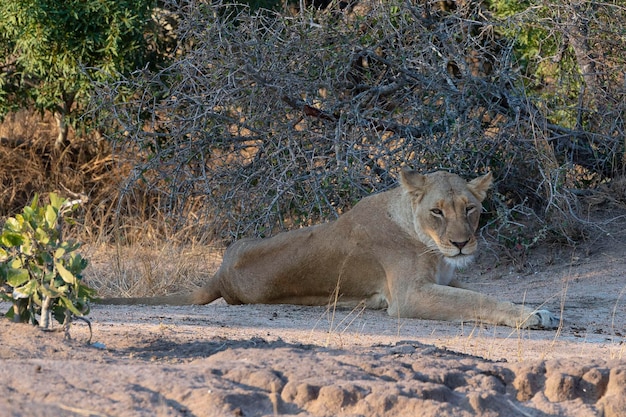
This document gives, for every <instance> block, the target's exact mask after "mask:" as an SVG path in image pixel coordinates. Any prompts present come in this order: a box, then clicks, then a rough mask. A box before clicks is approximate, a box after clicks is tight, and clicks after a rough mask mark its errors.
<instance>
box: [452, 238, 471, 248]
mask: <svg viewBox="0 0 626 417" xmlns="http://www.w3.org/2000/svg"><path fill="white" fill-rule="evenodd" d="M468 242H469V240H465V241H463V242H451V243H452V244H453V245H454V246H456V247H457V248H459V250H461V249H463V248H464V247H465V245H467V243H468Z"/></svg>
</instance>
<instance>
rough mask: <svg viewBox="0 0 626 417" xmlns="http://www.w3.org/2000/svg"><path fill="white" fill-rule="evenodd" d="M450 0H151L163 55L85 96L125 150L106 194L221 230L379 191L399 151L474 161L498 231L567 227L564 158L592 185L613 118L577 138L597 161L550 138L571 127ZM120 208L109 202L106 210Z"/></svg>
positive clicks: (426, 160)
mask: <svg viewBox="0 0 626 417" xmlns="http://www.w3.org/2000/svg"><path fill="white" fill-rule="evenodd" d="M456 4H457V8H456V10H454V11H442V10H437V9H434V8H432V7H431V2H408V1H389V2H371V3H369V2H357V3H353V4H352V6H351V8H350V9H349V10H343V11H338V10H331V11H328V10H327V11H325V12H320V11H312V10H302V11H300V12H299V13H298V14H295V15H281V14H279V13H274V12H269V11H263V10H261V11H254V12H253V11H250V10H249V9H248V8H246V7H243V6H235V5H232V4H226V3H219V2H212V3H206V2H199V1H182V2H172V3H167V2H166V4H165V8H166V9H167V10H169V11H170V13H172V15H173V16H175V17H176V21H177V25H176V26H175V28H174V29H173V30H174V32H173V33H172V34H171V36H173V37H175V38H176V41H177V43H178V49H177V50H176V53H175V54H173V56H172V61H171V64H170V65H169V66H168V67H166V68H163V69H162V70H160V71H157V72H154V71H148V70H143V71H139V72H136V73H135V74H134V75H133V76H132V77H128V78H123V79H121V80H117V81H112V82H109V83H103V84H100V85H99V86H98V89H97V93H96V94H95V100H94V107H93V108H94V112H96V111H97V112H98V113H99V114H100V117H103V122H104V125H106V126H110V127H111V129H110V130H109V131H108V132H107V135H108V137H109V138H110V139H112V141H113V143H114V144H115V147H116V150H117V151H118V152H119V155H128V154H132V155H133V158H139V163H136V164H135V165H134V166H135V168H134V170H133V171H132V172H131V174H130V175H129V177H128V179H127V182H126V184H125V186H124V190H123V191H124V192H125V193H126V195H127V196H131V195H132V193H133V190H135V189H136V188H137V187H147V188H148V189H150V190H152V192H154V193H155V194H156V195H158V200H157V202H156V204H157V205H158V207H159V208H158V211H159V212H162V213H168V216H167V217H168V218H169V219H171V220H172V221H173V222H176V224H180V225H181V227H182V225H186V226H189V225H190V224H192V225H194V226H197V229H195V230H197V231H201V232H202V233H208V234H209V235H216V236H218V237H221V238H224V239H226V240H230V239H235V238H239V237H242V236H252V235H254V236H264V235H268V234H270V233H272V232H275V231H276V230H277V229H278V230H279V229H284V228H293V227H297V226H299V225H308V224H311V223H315V222H318V221H321V220H324V219H332V218H333V217H335V216H338V215H339V214H341V213H342V212H343V211H345V210H347V209H348V208H350V207H351V206H352V205H353V204H354V203H355V202H356V201H358V200H359V199H361V198H362V197H363V196H365V195H367V194H370V193H372V192H377V191H382V190H385V189H387V188H389V187H392V186H393V185H394V183H395V179H396V177H397V172H398V170H399V169H400V168H401V167H402V166H404V165H407V166H411V167H414V168H417V169H419V170H420V171H432V170H437V169H445V170H450V171H454V172H456V173H458V174H460V175H462V176H465V177H467V178H472V177H474V176H477V175H479V174H481V173H484V172H486V171H487V170H491V171H493V172H494V174H495V177H496V178H497V184H496V193H495V196H494V198H492V199H491V200H492V201H494V202H492V203H490V206H489V207H488V210H489V211H490V212H491V219H492V221H493V222H495V223H497V228H498V230H502V229H503V227H504V226H503V225H506V224H510V223H508V222H510V221H511V220H512V219H513V217H515V216H518V215H519V216H522V217H523V216H527V215H532V216H534V217H536V218H538V219H539V220H540V222H541V223H543V225H540V226H541V230H542V233H543V232H544V231H545V225H549V227H550V228H557V229H558V228H560V229H561V230H560V232H561V233H563V234H564V235H565V236H566V237H569V236H571V235H572V232H573V231H572V230H571V229H570V228H569V225H571V224H575V223H576V222H577V219H578V217H577V216H578V209H577V206H576V198H575V196H574V195H573V194H572V193H571V192H569V191H568V190H569V189H570V188H574V187H576V186H577V185H578V183H577V178H578V177H577V176H576V175H578V174H580V173H581V172H582V174H583V176H584V177H585V178H591V179H592V180H593V181H596V183H597V182H598V181H602V180H604V179H605V178H606V177H607V175H611V174H610V173H609V174H607V172H609V171H610V172H611V173H614V172H615V170H616V169H618V168H619V167H621V162H620V161H621V159H620V158H621V157H620V155H621V154H620V152H622V146H623V144H621V145H620V143H619V141H618V142H617V145H616V138H619V137H620V136H619V135H620V132H621V135H622V136H621V137H623V127H622V126H621V125H619V126H617V127H616V130H615V129H614V130H613V131H612V133H607V134H606V135H605V136H602V135H600V134H597V135H595V136H594V140H596V141H604V142H603V143H604V144H607V146H605V147H603V148H599V147H597V146H596V147H595V148H594V149H595V151H596V156H598V153H601V152H605V153H604V154H602V155H599V156H598V158H600V157H601V158H604V159H603V160H604V161H612V162H613V165H612V168H611V169H605V168H606V166H603V168H602V170H599V173H598V172H594V171H592V170H589V168H586V166H584V165H581V164H578V163H577V161H575V160H574V159H573V156H572V155H571V154H565V153H564V154H560V153H559V148H558V147H556V146H554V145H555V143H557V142H558V143H562V141H561V140H560V139H562V138H564V137H567V138H569V140H571V141H572V142H576V143H581V140H579V139H580V136H578V135H577V133H576V132H579V131H576V132H575V131H573V130H568V129H566V128H562V127H560V126H555V125H554V124H553V123H552V122H551V120H550V118H549V111H550V109H548V108H546V106H545V105H541V103H539V104H538V103H537V102H535V100H533V98H532V97H529V95H528V94H527V90H526V87H527V84H525V82H524V79H523V77H522V76H521V75H520V73H519V72H518V71H517V70H516V68H518V67H519V62H517V61H516V58H515V55H514V47H515V39H513V38H511V37H508V36H506V33H507V31H506V30H504V29H505V26H506V24H507V23H506V22H504V21H501V20H500V21H496V20H495V18H493V17H489V14H488V13H486V12H485V10H484V9H483V8H482V7H483V6H482V5H481V2H457V3H456ZM511 22H513V21H511ZM513 23H515V22H513ZM509 33H510V31H509ZM621 106H622V107H621V110H622V111H623V109H624V104H623V103H622V105H621ZM618 110H619V109H618ZM581 129H582V128H581ZM620 129H621V130H620ZM568 135H569V136H568ZM557 139H559V140H557ZM608 145H610V146H608ZM568 155H569V156H568ZM605 165H606V164H605ZM130 207H131V205H130V204H125V203H124V198H121V199H120V202H119V210H120V213H121V212H122V211H124V210H125V211H128V210H131V208H130ZM514 224H519V223H514ZM516 233H517V232H516Z"/></svg>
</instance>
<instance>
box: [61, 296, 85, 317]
mask: <svg viewBox="0 0 626 417" xmlns="http://www.w3.org/2000/svg"><path fill="white" fill-rule="evenodd" d="M59 301H60V303H61V304H62V305H63V306H64V307H65V308H67V309H68V310H70V311H71V312H72V313H73V314H75V315H77V316H82V315H83V313H82V311H79V310H78V309H77V308H76V306H74V304H73V303H72V302H71V301H70V300H69V299H68V298H67V297H60V299H59Z"/></svg>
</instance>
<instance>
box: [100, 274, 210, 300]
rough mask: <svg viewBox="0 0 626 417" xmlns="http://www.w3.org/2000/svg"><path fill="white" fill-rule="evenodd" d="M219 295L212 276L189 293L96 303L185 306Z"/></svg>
mask: <svg viewBox="0 0 626 417" xmlns="http://www.w3.org/2000/svg"><path fill="white" fill-rule="evenodd" d="M221 296H222V294H221V293H220V290H219V286H218V283H217V279H216V278H215V277H213V278H212V279H210V280H209V282H208V283H207V284H206V285H205V286H204V287H201V288H198V289H196V290H194V291H192V292H190V293H185V294H172V295H164V296H160V297H130V298H124V297H119V298H118V297H113V298H100V299H97V300H96V303H98V304H110V305H137V304H145V305H150V306H158V305H172V306H187V305H204V304H208V303H210V302H211V301H214V300H217V299H218V298H220V297H221Z"/></svg>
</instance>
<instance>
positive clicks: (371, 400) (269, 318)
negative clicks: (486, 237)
mask: <svg viewBox="0 0 626 417" xmlns="http://www.w3.org/2000/svg"><path fill="white" fill-rule="evenodd" d="M603 241H604V243H602V244H598V243H595V244H590V245H587V246H586V247H584V248H579V249H578V250H576V251H572V250H567V249H565V250H559V251H546V252H544V253H543V255H542V254H541V253H539V254H533V255H532V256H531V257H529V258H528V259H527V260H526V263H525V266H524V267H523V268H517V267H515V266H511V265H510V264H509V265H499V264H498V261H497V259H495V258H492V257H490V256H487V255H486V256H483V257H481V259H479V261H478V262H477V264H475V270H476V271H477V272H474V273H473V274H471V275H470V274H469V273H462V274H461V276H462V278H463V280H464V281H465V282H466V283H467V284H468V285H470V286H472V287H473V288H475V289H477V290H480V291H482V292H485V293H489V294H493V295H497V296H498V297H500V298H503V299H509V300H511V301H514V302H519V303H522V302H524V303H528V304H530V305H533V306H539V305H543V306H544V307H545V308H548V309H550V310H552V311H557V312H561V313H562V316H563V319H564V324H563V326H562V328H561V329H560V330H559V331H556V332H555V331H537V330H532V331H530V330H516V329H510V328H506V327H498V326H491V325H484V324H480V323H445V322H435V321H427V320H409V319H397V318H393V317H389V316H388V315H387V314H386V313H385V312H382V311H369V310H368V311H363V310H337V311H333V310H332V309H330V308H324V307H298V306H284V305H272V306H268V305H244V306H228V305H226V304H225V303H224V302H223V301H217V302H215V303H213V304H211V305H208V306H192V307H146V306H135V307H119V306H100V305H96V306H94V307H93V309H92V312H91V314H90V315H89V319H90V320H91V323H92V328H93V337H92V339H91V343H90V344H87V340H88V338H89V332H88V328H87V326H86V325H85V324H83V323H81V322H77V323H76V324H75V325H74V326H73V328H72V331H71V336H72V340H71V341H67V340H64V338H63V334H62V333H61V332H45V333H44V332H41V331H40V330H38V329H37V328H33V327H31V326H28V325H16V324H11V323H9V322H8V320H3V319H0V367H1V369H2V371H1V373H0V374H1V375H2V379H1V382H0V417H3V416H198V417H200V416H264V415H269V416H272V415H301V416H305V415H314V416H418V415H419V416H427V417H428V416H433V417H434V416H606V417H618V416H622V417H623V416H625V415H626V257H625V256H624V255H626V247H625V246H624V242H625V241H626V240H625V239H624V236H623V235H620V236H616V235H607V236H606V239H603ZM529 259H531V260H529ZM0 308H2V310H1V311H5V310H6V309H7V308H8V305H7V304H3V305H0Z"/></svg>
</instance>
